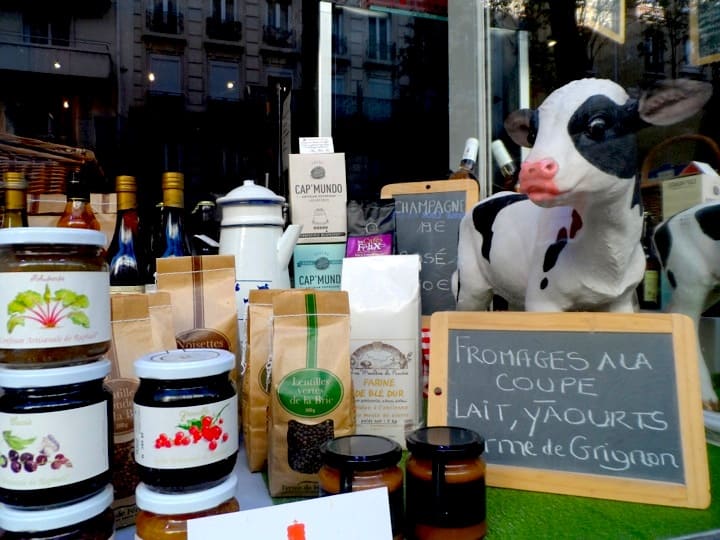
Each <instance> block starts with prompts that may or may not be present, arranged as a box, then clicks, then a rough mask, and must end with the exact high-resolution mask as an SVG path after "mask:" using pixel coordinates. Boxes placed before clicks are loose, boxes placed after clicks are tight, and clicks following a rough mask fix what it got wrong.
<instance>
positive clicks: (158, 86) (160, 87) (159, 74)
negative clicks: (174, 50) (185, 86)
mask: <svg viewBox="0 0 720 540" xmlns="http://www.w3.org/2000/svg"><path fill="white" fill-rule="evenodd" d="M149 64H150V65H149V71H148V89H149V91H150V93H153V94H175V95H179V94H181V93H182V87H181V83H180V58H179V57H177V56H167V55H161V54H153V55H150V62H149Z"/></svg>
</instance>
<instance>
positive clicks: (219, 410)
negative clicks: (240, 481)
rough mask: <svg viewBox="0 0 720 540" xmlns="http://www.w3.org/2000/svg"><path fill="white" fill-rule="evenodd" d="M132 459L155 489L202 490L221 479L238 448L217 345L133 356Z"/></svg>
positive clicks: (225, 362) (230, 393)
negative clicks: (134, 377)
mask: <svg viewBox="0 0 720 540" xmlns="http://www.w3.org/2000/svg"><path fill="white" fill-rule="evenodd" d="M134 365H135V374H136V375H137V377H138V378H139V379H140V384H139V385H138V389H137V391H136V392H135V396H134V399H133V415H134V433H135V461H136V463H137V465H138V476H139V478H140V481H141V482H143V483H145V484H147V485H148V486H150V487H151V488H153V489H155V490H159V491H166V492H173V491H184V490H186V489H188V488H189V489H194V490H199V489H204V488H208V487H211V486H213V485H216V484H218V483H220V482H222V481H223V480H225V478H227V477H228V476H229V475H230V474H231V473H232V472H233V469H234V468H235V462H236V460H237V454H238V448H239V446H238V445H239V442H238V439H239V426H238V397H237V392H236V390H235V384H234V383H233V381H232V379H231V378H230V370H231V369H232V368H233V367H235V355H233V354H232V353H231V352H229V351H226V350H222V349H177V350H170V351H164V352H161V353H155V354H149V355H147V356H144V357H142V358H140V359H138V360H136V361H135V364H134Z"/></svg>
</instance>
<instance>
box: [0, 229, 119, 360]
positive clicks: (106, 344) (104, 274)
mask: <svg viewBox="0 0 720 540" xmlns="http://www.w3.org/2000/svg"><path fill="white" fill-rule="evenodd" d="M104 245H105V235H104V234H103V233H102V232H100V231H93V230H84V229H67V228H58V227H18V228H13V229H2V230H0V281H1V282H2V284H3V286H2V287H0V305H2V306H6V309H4V310H3V311H2V312H0V364H5V365H8V366H12V367H18V368H23V369H27V368H34V367H57V366H63V365H70V364H80V363H86V362H92V361H93V360H97V359H98V358H100V357H101V356H102V355H103V354H104V353H105V352H107V350H108V349H109V348H110V338H111V336H110V334H111V326H110V279H109V274H108V265H107V262H106V261H105V257H104Z"/></svg>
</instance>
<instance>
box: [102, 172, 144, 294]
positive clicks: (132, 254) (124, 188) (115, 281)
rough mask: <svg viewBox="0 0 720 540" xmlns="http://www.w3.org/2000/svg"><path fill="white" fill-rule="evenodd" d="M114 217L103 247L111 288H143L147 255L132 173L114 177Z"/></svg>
mask: <svg viewBox="0 0 720 540" xmlns="http://www.w3.org/2000/svg"><path fill="white" fill-rule="evenodd" d="M115 191H116V193H117V218H116V220H115V231H114V232H113V237H112V241H111V242H110V247H109V248H108V251H107V261H108V264H109V266H110V287H111V288H110V291H111V292H143V290H144V288H145V283H146V280H147V276H146V274H147V271H148V269H147V256H146V252H145V244H144V239H143V236H142V232H143V230H142V227H141V222H140V218H139V216H138V208H137V183H136V181H135V177H134V176H127V175H121V176H118V177H117V178H116V179H115Z"/></svg>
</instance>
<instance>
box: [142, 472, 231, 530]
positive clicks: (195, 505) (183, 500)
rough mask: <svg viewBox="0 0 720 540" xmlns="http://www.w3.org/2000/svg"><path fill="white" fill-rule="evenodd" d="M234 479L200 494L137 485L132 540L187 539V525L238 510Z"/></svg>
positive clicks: (229, 479)
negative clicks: (207, 517)
mask: <svg viewBox="0 0 720 540" xmlns="http://www.w3.org/2000/svg"><path fill="white" fill-rule="evenodd" d="M236 489H237V477H236V476H234V475H233V476H230V477H228V478H227V479H226V480H225V481H224V482H222V483H220V484H218V485H216V486H214V487H211V488H209V489H205V490H200V491H190V492H187V493H161V492H158V491H155V490H153V489H150V488H149V487H148V486H147V485H146V484H143V483H140V484H138V487H137V489H136V490H135V501H136V503H137V506H138V510H139V511H138V514H137V516H136V517H135V538H136V539H138V540H186V539H187V522H188V520H189V519H195V518H200V517H206V516H215V515H218V514H229V513H230V512H237V511H238V510H240V505H239V503H238V501H237V499H236V498H235V490H236Z"/></svg>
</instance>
